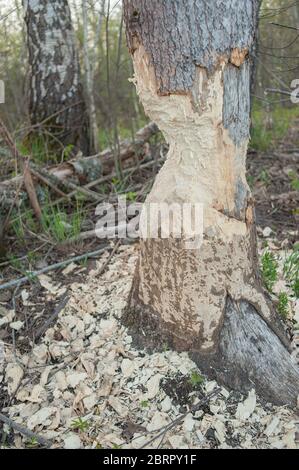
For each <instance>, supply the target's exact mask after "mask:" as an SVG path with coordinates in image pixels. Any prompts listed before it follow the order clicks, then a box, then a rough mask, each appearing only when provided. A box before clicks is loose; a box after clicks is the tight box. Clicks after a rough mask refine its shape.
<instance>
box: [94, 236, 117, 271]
mask: <svg viewBox="0 0 299 470" xmlns="http://www.w3.org/2000/svg"><path fill="white" fill-rule="evenodd" d="M120 244H121V240H118V242H117V243H116V245H115V246H114V248H113V250H112V252H111V253H110V255H109V257H108V259H107V260H106V261H105V263H104V264H103V266H102V267H101V269H100V271H99V272H98V274H97V276H101V275H102V274H103V272H104V271H105V269H106V268H107V266H108V264H109V263H110V261H111V260H112V258H113V256H114V255H115V253H116V252H117V250H118V248H119V246H120Z"/></svg>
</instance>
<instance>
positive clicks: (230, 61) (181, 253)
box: [124, 0, 299, 405]
mask: <svg viewBox="0 0 299 470" xmlns="http://www.w3.org/2000/svg"><path fill="white" fill-rule="evenodd" d="M258 4H259V1H258V0H215V1H209V2H207V1H204V0H164V1H160V0H150V1H148V0H124V9H125V21H126V27H127V39H128V44H129V48H130V51H131V54H132V57H133V62H134V69H135V81H136V85H137V89H138V92H139V95H140V98H141V100H142V102H143V104H144V108H145V110H146V112H147V114H148V115H149V116H150V117H151V118H152V119H153V120H154V121H155V122H156V123H157V125H158V126H159V127H160V129H161V130H162V131H163V133H164V135H165V138H166V140H167V141H168V142H169V145H170V150H169V154H168V158H167V161H166V163H165V165H164V167H163V168H162V170H161V172H160V173H159V175H158V177H157V179H156V182H155V185H154V187H153V189H152V192H151V194H150V195H149V197H148V199H147V203H148V204H147V205H146V207H149V205H150V204H151V203H153V202H155V203H157V202H160V203H161V202H164V203H168V204H169V203H177V204H180V205H181V204H183V203H190V204H196V203H201V204H203V210H204V220H203V241H202V244H201V245H198V247H197V248H196V249H193V250H190V249H186V243H185V241H186V240H184V239H177V238H175V236H174V233H173V234H172V235H173V236H170V237H169V238H166V239H165V238H163V237H162V236H160V238H158V239H151V238H147V239H146V238H145V239H142V240H141V253H140V259H139V263H138V266H137V269H136V275H135V280H134V283H133V288H132V292H131V297H130V302H129V306H128V308H127V311H126V314H125V322H126V324H127V325H129V326H130V327H131V328H132V331H133V333H135V338H136V339H137V340H139V341H141V342H142V344H146V345H148V346H151V347H153V346H157V344H158V343H161V344H162V343H164V344H165V342H168V344H169V345H170V346H172V347H173V348H175V349H177V350H180V351H182V350H185V351H189V352H190V353H191V354H192V356H193V358H194V359H195V361H196V362H197V363H198V365H199V367H200V368H201V370H203V371H204V372H206V373H207V374H208V375H209V376H210V377H213V378H216V379H217V380H218V381H220V382H222V383H225V384H226V385H228V386H230V387H233V388H237V389H239V390H241V391H242V392H244V391H245V390H248V389H249V388H252V387H254V386H255V387H256V389H257V392H258V393H259V394H260V396H261V397H263V398H265V399H267V400H270V401H272V402H274V403H282V404H286V403H287V404H290V405H295V404H296V400H297V394H298V388H299V372H298V367H297V366H296V364H295V363H294V362H293V360H292V359H291V356H290V354H289V351H288V346H289V345H288V340H287V338H286V336H285V333H284V328H283V326H282V324H281V322H280V319H279V317H278V315H277V314H276V312H275V310H274V308H273V306H272V303H271V302H270V301H269V298H268V297H267V294H266V293H265V292H264V290H263V287H262V285H261V282H260V278H259V273H258V262H257V250H256V231H255V221H254V209H253V203H252V197H251V193H250V189H249V187H248V184H247V181H246V165H245V162H246V152H247V145H248V140H249V128H250V78H251V66H252V56H253V50H254V46H255V41H256V34H257V23H258ZM160 228H161V227H160Z"/></svg>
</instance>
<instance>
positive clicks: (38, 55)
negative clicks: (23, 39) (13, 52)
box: [24, 0, 89, 155]
mask: <svg viewBox="0 0 299 470" xmlns="http://www.w3.org/2000/svg"><path fill="white" fill-rule="evenodd" d="M24 9H25V21H26V26H27V38H28V40H27V41H28V51H29V65H30V74H29V114H30V119H31V124H33V125H36V124H39V123H43V127H44V129H47V131H48V132H50V134H52V135H53V136H54V139H53V143H54V142H56V143H57V142H58V141H59V142H60V143H61V144H62V146H64V147H66V146H68V145H73V146H74V152H73V153H75V152H77V151H78V150H79V149H80V150H81V151H82V152H83V153H84V154H85V155H86V154H88V153H89V135H88V125H87V123H88V118H87V114H86V107H85V103H84V97H83V91H82V85H81V82H80V67H79V62H78V57H77V53H76V47H75V37H74V31H73V27H72V21H71V13H70V9H69V5H68V2H67V0H24Z"/></svg>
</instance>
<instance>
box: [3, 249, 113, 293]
mask: <svg viewBox="0 0 299 470" xmlns="http://www.w3.org/2000/svg"><path fill="white" fill-rule="evenodd" d="M109 249H111V248H110V247H109V246H107V247H105V248H101V249H100V250H96V251H91V252H89V253H85V254H84V255H80V256H75V257H74V258H70V259H67V260H65V261H61V262H60V263H55V264H52V265H51V266H47V267H46V268H43V269H40V270H38V271H30V272H28V275H27V276H26V277H21V278H20V279H14V280H12V281H9V282H6V283H5V284H2V285H0V291H1V290H4V289H10V288H11V287H15V286H20V285H22V284H25V283H26V282H28V280H29V279H30V277H38V276H39V275H40V274H45V273H48V272H50V271H54V270H55V269H58V268H63V267H65V266H68V265H69V264H71V263H75V262H77V261H81V260H82V259H86V258H92V257H93V256H98V255H100V254H102V253H104V252H105V251H107V250H109Z"/></svg>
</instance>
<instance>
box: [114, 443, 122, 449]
mask: <svg viewBox="0 0 299 470" xmlns="http://www.w3.org/2000/svg"><path fill="white" fill-rule="evenodd" d="M112 449H121V446H120V445H119V444H113V445H112Z"/></svg>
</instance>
